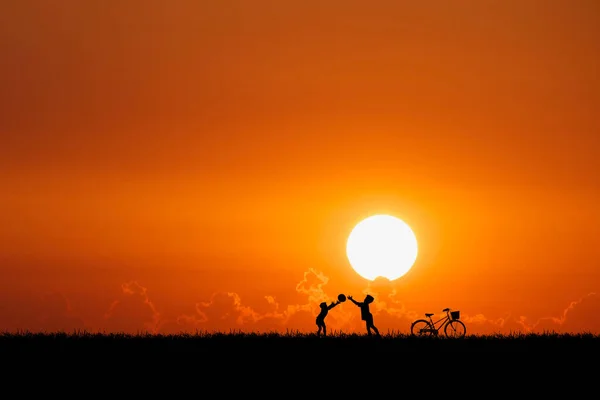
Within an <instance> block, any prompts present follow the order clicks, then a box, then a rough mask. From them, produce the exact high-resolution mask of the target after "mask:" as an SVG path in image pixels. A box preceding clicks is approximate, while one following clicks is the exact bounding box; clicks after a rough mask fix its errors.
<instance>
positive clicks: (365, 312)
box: [348, 294, 381, 336]
mask: <svg viewBox="0 0 600 400" xmlns="http://www.w3.org/2000/svg"><path fill="white" fill-rule="evenodd" d="M348 298H349V299H350V301H352V302H353V303H354V304H356V305H357V306H358V307H360V319H362V320H363V321H365V322H366V323H367V334H368V335H369V336H371V330H373V331H375V334H376V335H377V336H381V335H380V334H379V330H378V329H377V328H376V327H375V325H373V314H371V311H370V310H369V304H371V303H372V302H373V300H375V299H374V298H373V296H371V295H370V294H368V295H367V296H366V297H365V300H364V301H362V302H360V301H356V300H354V299H353V298H352V296H348Z"/></svg>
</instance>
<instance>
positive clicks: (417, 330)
mask: <svg viewBox="0 0 600 400" xmlns="http://www.w3.org/2000/svg"><path fill="white" fill-rule="evenodd" d="M442 312H445V313H446V316H444V317H442V318H440V319H438V320H437V321H433V319H432V318H431V317H432V316H433V315H434V314H431V313H426V314H425V317H426V318H427V319H418V320H416V321H414V322H413V323H412V324H411V325H410V333H411V334H412V335H413V336H438V334H439V332H440V330H442V328H443V329H444V330H443V332H444V334H445V335H446V337H449V338H462V337H464V336H465V335H466V334H467V327H466V326H465V324H464V323H463V322H462V321H461V320H460V311H452V310H450V308H444V309H443V310H442Z"/></svg>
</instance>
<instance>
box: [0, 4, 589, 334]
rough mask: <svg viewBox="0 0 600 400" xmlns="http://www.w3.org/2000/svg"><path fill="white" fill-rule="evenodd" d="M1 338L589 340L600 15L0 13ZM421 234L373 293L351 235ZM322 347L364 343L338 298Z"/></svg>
mask: <svg viewBox="0 0 600 400" xmlns="http://www.w3.org/2000/svg"><path fill="white" fill-rule="evenodd" d="M0 54H1V59H0V331H16V330H30V331H43V330H45V331H55V330H68V331H71V330H73V329H86V330H89V331H106V332H117V331H118V332H131V333H135V332H138V331H142V330H147V331H151V332H156V333H177V332H181V331H187V332H195V331H197V330H208V331H215V330H218V331H230V330H236V331H237V330H242V331H281V332H285V331H290V330H292V331H296V330H297V331H301V332H312V331H315V332H316V328H317V327H316V325H315V317H316V315H317V314H318V311H319V307H318V304H319V303H320V302H322V301H327V302H330V301H332V300H334V299H335V298H336V297H337V295H338V294H339V293H345V294H346V295H353V296H354V297H355V298H356V299H358V300H362V299H363V298H364V296H365V295H366V294H367V293H369V294H372V295H373V296H374V297H375V302H374V303H373V305H372V306H371V311H372V312H373V314H374V322H375V325H376V326H377V327H378V328H379V330H380V331H381V332H382V333H386V332H391V331H395V332H401V333H408V331H409V329H410V323H411V321H412V320H414V319H416V318H418V317H421V316H423V314H424V313H426V312H431V313H436V314H440V312H441V310H442V309H443V308H445V307H450V308H453V309H457V310H460V312H461V315H462V319H463V321H464V322H465V324H466V326H467V333H468V334H483V333H496V332H500V333H509V332H511V331H523V332H541V331H545V330H555V331H561V332H594V333H600V207H599V204H600V118H599V115H600V114H599V111H600V74H599V71H600V2H598V1H597V0H562V1H559V0H496V1H495V0H456V1H448V0H432V1H420V0H410V1H409V0H406V1H403V0H370V1H356V0H343V1H342V0H328V1H323V0H286V1H278V0H268V1H267V0H244V1H242V0H228V1H209V0H170V1H166V0H90V1H81V0H57V1H44V0H18V1H6V2H2V4H1V5H0ZM373 214H391V215H394V216H396V217H399V218H401V219H402V220H403V221H405V222H406V223H407V224H408V225H410V227H411V228H412V229H413V231H414V233H415V235H416V237H417V240H418V245H419V253H418V257H417V260H416V262H415V264H414V266H413V267H412V269H411V270H410V271H409V272H408V273H407V274H406V275H404V276H402V277H401V278H399V279H397V280H394V281H391V282H390V281H385V280H381V281H380V280H377V281H375V282H371V281H368V280H366V279H364V278H362V277H361V276H359V275H358V274H357V273H356V272H355V271H354V270H353V268H352V266H351V265H350V264H349V261H348V258H347V256H346V247H345V246H346V240H347V239H348V235H349V234H350V231H351V230H352V228H353V227H354V226H355V225H356V224H357V223H358V222H359V221H361V220H362V219H364V218H366V217H368V216H370V215H373ZM326 323H327V328H328V331H336V330H342V331H345V332H359V333H364V332H365V327H364V322H363V321H361V320H360V310H359V309H358V308H357V307H356V306H354V305H353V304H352V303H351V302H349V301H348V302H345V303H342V304H341V305H340V306H338V307H336V308H334V309H333V310H331V311H330V312H329V315H328V316H327V318H326Z"/></svg>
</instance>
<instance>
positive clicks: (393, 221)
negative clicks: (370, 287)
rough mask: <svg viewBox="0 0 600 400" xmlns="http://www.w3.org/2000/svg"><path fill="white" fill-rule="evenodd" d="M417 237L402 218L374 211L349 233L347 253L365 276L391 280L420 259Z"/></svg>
mask: <svg viewBox="0 0 600 400" xmlns="http://www.w3.org/2000/svg"><path fill="white" fill-rule="evenodd" d="M417 250H418V246H417V238H416V237H415V234H414V233H413V231H412V229H410V227H409V226H408V225H407V224H406V223H405V222H404V221H402V220H401V219H399V218H396V217H393V216H391V215H374V216H371V217H369V218H366V219H364V220H362V221H361V222H359V223H358V224H357V225H356V226H355V227H354V229H353V230H352V232H350V236H349V237H348V242H347V243H346V254H347V256H348V260H349V261H350V265H351V266H352V268H353V269H354V270H355V271H356V273H358V274H359V275H360V276H362V277H363V278H365V279H369V280H375V279H376V278H378V277H383V278H387V279H389V280H390V281H392V280H394V279H398V278H400V277H401V276H403V275H405V274H406V273H407V272H408V271H409V270H410V269H411V268H412V266H413V264H414V263H415V261H416V259H417Z"/></svg>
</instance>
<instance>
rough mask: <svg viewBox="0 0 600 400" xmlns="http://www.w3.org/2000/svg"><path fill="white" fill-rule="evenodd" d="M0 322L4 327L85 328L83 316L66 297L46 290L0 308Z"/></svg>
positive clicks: (36, 329)
mask: <svg viewBox="0 0 600 400" xmlns="http://www.w3.org/2000/svg"><path fill="white" fill-rule="evenodd" d="M0 321H2V322H3V325H4V326H0V328H2V329H3V330H5V331H15V332H16V331H29V332H75V331H82V330H84V329H85V324H84V322H83V320H82V319H81V318H80V317H79V316H78V315H77V314H76V313H75V312H74V311H73V309H72V307H71V304H70V302H69V300H68V299H67V297H66V296H65V295H64V294H62V293H59V292H48V293H44V294H41V295H40V296H37V297H34V298H33V299H23V301H22V303H21V304H19V306H18V307H6V306H4V307H2V308H1V309H0Z"/></svg>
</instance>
